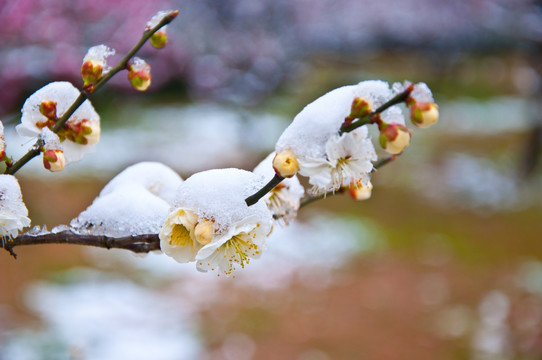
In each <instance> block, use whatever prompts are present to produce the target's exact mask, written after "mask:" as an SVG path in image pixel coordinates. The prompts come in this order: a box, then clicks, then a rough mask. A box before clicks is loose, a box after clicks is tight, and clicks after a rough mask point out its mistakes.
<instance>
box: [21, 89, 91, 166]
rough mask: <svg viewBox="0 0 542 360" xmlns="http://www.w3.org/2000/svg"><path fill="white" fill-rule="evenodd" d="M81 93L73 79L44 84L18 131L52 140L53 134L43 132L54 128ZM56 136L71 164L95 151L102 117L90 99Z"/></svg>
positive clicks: (27, 103)
mask: <svg viewBox="0 0 542 360" xmlns="http://www.w3.org/2000/svg"><path fill="white" fill-rule="evenodd" d="M79 95H80V92H79V90H77V89H76V88H75V87H74V86H73V85H72V84H71V83H69V82H65V81H59V82H53V83H50V84H48V85H46V86H44V87H43V88H41V89H39V90H38V91H36V92H35V93H34V94H32V95H31V96H30V97H29V98H28V99H27V100H26V101H25V103H24V105H23V108H22V110H21V111H22V118H21V124H19V125H17V128H16V129H17V132H18V133H19V135H21V136H23V137H30V138H37V137H39V136H41V137H42V138H48V139H52V135H51V134H43V132H47V130H49V129H52V128H53V126H54V125H55V123H56V121H57V119H59V118H61V117H62V115H63V114H64V113H65V112H66V110H68V108H69V107H70V106H71V105H72V104H73V102H74V101H75V100H76V99H77V97H78V96H79ZM54 135H55V134H53V136H54ZM56 136H57V137H58V139H59V140H58V141H59V142H60V143H62V150H63V152H64V155H65V157H66V161H67V162H68V163H70V162H73V161H78V160H80V159H81V158H82V157H83V155H84V154H85V153H88V152H90V151H92V150H94V146H95V144H96V143H97V142H98V140H99V137H100V116H99V115H98V113H96V111H95V110H94V108H93V107H92V104H91V103H90V101H89V100H86V101H85V102H83V104H81V106H79V108H78V109H77V110H76V111H75V112H74V113H73V114H72V115H71V116H70V118H69V119H68V121H67V122H66V124H65V125H64V127H63V128H62V129H61V130H60V131H59V132H58V133H57V134H56ZM49 141H51V140H49Z"/></svg>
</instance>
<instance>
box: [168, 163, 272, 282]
mask: <svg viewBox="0 0 542 360" xmlns="http://www.w3.org/2000/svg"><path fill="white" fill-rule="evenodd" d="M264 183H265V181H264V179H263V177H261V176H258V175H255V174H253V173H251V172H248V171H244V170H239V169H220V170H209V171H204V172H200V173H197V174H194V175H192V176H191V177H190V178H188V179H187V180H186V181H184V182H183V183H182V184H181V186H179V189H178V191H177V198H176V201H175V206H174V209H173V210H172V212H171V213H170V214H169V216H168V218H167V219H166V222H165V224H164V226H163V228H162V230H161V231H160V235H159V236H160V247H161V249H162V251H163V252H164V253H165V254H166V255H168V256H170V257H172V258H173V259H175V260H176V261H178V262H181V263H185V262H193V261H195V262H196V267H197V269H198V270H199V271H203V272H206V271H208V270H216V271H218V272H220V273H223V274H226V275H229V274H231V273H232V272H233V271H234V269H235V267H236V266H241V267H244V266H245V265H246V264H248V263H249V262H250V259H255V258H258V257H259V256H260V255H261V252H262V251H263V250H264V249H265V239H266V237H267V235H268V234H269V233H270V231H271V228H272V216H271V213H270V212H269V210H268V209H267V207H266V205H265V203H264V202H263V201H259V202H257V203H256V204H254V205H252V206H250V207H249V206H247V204H246V203H245V198H246V197H248V196H250V195H252V194H253V193H254V192H256V191H257V190H259V189H260V188H261V187H262V186H263V185H264ZM236 264H237V265H236Z"/></svg>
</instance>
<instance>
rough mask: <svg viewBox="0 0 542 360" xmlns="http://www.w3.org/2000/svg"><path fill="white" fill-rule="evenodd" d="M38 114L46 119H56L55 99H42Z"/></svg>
mask: <svg viewBox="0 0 542 360" xmlns="http://www.w3.org/2000/svg"><path fill="white" fill-rule="evenodd" d="M39 110H40V114H42V115H43V116H45V117H46V118H47V119H48V120H52V121H53V122H54V121H56V120H57V119H58V118H57V116H56V101H42V103H41V104H40V108H39Z"/></svg>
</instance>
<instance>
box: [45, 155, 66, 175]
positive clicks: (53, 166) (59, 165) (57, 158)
mask: <svg viewBox="0 0 542 360" xmlns="http://www.w3.org/2000/svg"><path fill="white" fill-rule="evenodd" d="M43 166H44V167H45V168H46V169H47V170H49V171H53V172H54V171H60V170H62V169H64V166H66V158H65V157H64V153H63V151H62V150H46V151H45V152H44V153H43Z"/></svg>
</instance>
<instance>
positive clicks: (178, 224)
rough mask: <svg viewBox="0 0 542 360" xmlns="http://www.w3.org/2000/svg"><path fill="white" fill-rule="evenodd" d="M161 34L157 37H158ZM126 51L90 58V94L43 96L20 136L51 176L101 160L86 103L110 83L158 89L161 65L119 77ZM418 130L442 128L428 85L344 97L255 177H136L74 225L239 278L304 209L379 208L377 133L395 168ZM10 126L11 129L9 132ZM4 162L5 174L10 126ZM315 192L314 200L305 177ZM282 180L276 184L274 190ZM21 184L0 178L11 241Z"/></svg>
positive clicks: (287, 137)
mask: <svg viewBox="0 0 542 360" xmlns="http://www.w3.org/2000/svg"><path fill="white" fill-rule="evenodd" d="M176 14H177V12H172V11H167V12H160V13H158V14H157V15H156V16H154V17H153V18H152V19H151V20H150V21H149V22H148V23H147V25H146V29H145V32H144V36H147V39H148V38H150V40H151V44H152V45H153V46H155V47H157V48H162V47H163V46H165V44H166V42H167V35H166V29H165V28H164V27H163V28H162V29H160V31H157V30H158V29H157V27H158V26H159V24H163V23H164V22H165V20H167V19H166V17H168V18H169V17H174V16H176ZM151 29H152V31H155V30H156V31H155V32H153V33H151V32H150V31H151ZM114 54H115V51H114V50H113V49H110V48H109V47H107V46H105V45H98V46H95V47H92V48H91V49H89V51H88V53H87V55H86V56H85V57H84V59H83V64H82V67H81V76H82V80H83V92H81V91H80V90H78V89H77V88H76V87H74V86H73V85H72V84H71V83H68V82H54V83H51V84H48V85H47V86H45V87H43V88H41V89H40V90H38V91H37V92H35V93H34V94H32V95H31V96H30V97H29V98H28V99H27V100H26V102H25V103H24V105H23V108H22V117H21V124H19V125H18V126H17V132H18V133H19V135H21V136H24V137H30V138H33V139H36V145H35V151H39V152H40V153H42V155H43V157H42V160H43V165H44V167H45V168H46V169H47V170H50V171H59V170H62V169H63V168H64V167H65V165H66V164H68V163H70V162H73V161H78V160H80V159H81V158H82V156H83V155H84V154H85V153H87V152H89V151H91V150H92V149H93V148H94V146H96V144H97V143H98V141H99V138H100V133H101V130H100V117H99V115H98V114H97V113H96V111H95V110H94V108H93V106H92V104H91V103H90V101H89V100H88V99H87V97H88V95H90V94H92V92H94V91H95V90H96V89H97V88H99V86H101V84H102V83H103V82H105V81H107V79H108V76H109V75H110V74H114V73H115V72H117V71H119V70H120V68H125V69H127V70H128V79H129V81H130V82H131V84H132V86H133V87H134V88H135V89H136V90H140V91H143V90H146V89H147V88H148V87H149V86H150V82H151V77H150V66H149V65H148V64H147V63H146V62H145V61H144V60H142V59H140V58H137V57H134V58H131V59H125V60H122V61H121V62H120V63H119V65H118V66H116V67H114V68H111V67H110V66H109V65H108V64H107V58H108V57H110V56H113V55H114ZM402 103H404V104H405V105H406V107H407V108H408V112H409V115H408V116H409V117H410V120H411V122H412V124H414V125H415V126H416V127H420V128H425V127H428V126H430V125H432V124H434V123H435V122H437V120H438V106H437V105H436V104H435V103H434V100H433V96H432V94H431V91H430V90H429V88H428V87H427V85H426V84H424V83H419V84H412V83H410V82H405V83H403V84H400V83H396V84H393V85H392V86H391V87H390V85H389V84H388V83H386V82H384V81H379V80H373V81H363V82H360V83H358V84H355V85H350V86H343V87H340V88H338V89H335V90H333V91H331V92H329V93H327V94H325V95H323V96H322V97H320V98H318V99H316V100H315V101H313V102H312V103H310V104H309V105H307V106H306V107H305V108H304V109H303V110H302V111H301V112H300V113H299V114H297V115H296V116H295V118H294V119H293V121H292V123H291V124H290V126H288V128H287V129H286V130H285V131H284V132H283V134H282V135H281V136H280V137H279V139H278V141H277V143H276V146H275V151H274V152H272V153H271V154H269V155H268V156H267V157H266V158H265V159H264V160H263V161H262V162H261V163H260V164H259V165H258V166H256V167H255V168H254V170H253V171H252V172H251V171H246V170H241V169H219V170H208V171H203V172H200V173H196V174H194V175H192V176H190V177H189V178H188V179H186V180H184V181H183V179H182V178H181V177H180V176H179V175H178V174H177V173H176V172H175V171H173V170H172V169H170V168H169V167H167V166H166V165H163V164H161V163H157V162H143V163H139V164H135V165H133V166H130V167H128V168H127V169H125V170H124V171H123V172H121V173H120V174H118V175H117V176H116V177H115V178H113V179H112V180H111V181H110V182H109V183H108V184H107V185H106V186H105V187H104V188H103V190H102V191H101V192H100V194H99V196H98V197H97V198H96V199H95V200H94V201H93V203H92V204H91V205H90V206H89V207H88V208H87V209H86V210H85V211H83V212H82V213H81V214H79V215H78V216H77V217H76V218H75V219H73V220H72V221H71V223H70V227H69V229H70V230H71V231H72V232H73V233H75V234H82V235H99V236H110V237H124V236H137V235H146V234H158V236H159V239H160V248H161V250H162V252H163V253H164V254H166V255H168V256H170V257H172V258H173V259H175V260H176V261H178V262H181V263H189V262H193V263H195V265H196V268H197V269H198V270H199V271H203V272H207V271H217V272H218V273H219V274H226V275H230V274H232V273H233V272H234V271H235V270H236V269H237V268H239V267H241V268H244V267H245V266H246V265H247V264H249V262H250V261H251V260H252V259H256V258H258V257H260V256H261V254H262V252H263V251H265V249H266V239H267V237H268V236H269V234H270V233H271V232H272V229H273V226H275V225H279V226H288V224H289V223H290V222H291V221H293V220H294V219H295V217H296V216H297V212H298V210H299V208H300V207H301V206H302V199H303V197H304V196H305V194H306V193H307V194H308V197H307V198H306V199H307V200H313V199H317V198H319V197H321V196H326V195H328V194H329V193H335V192H342V191H345V190H348V192H349V193H350V195H351V196H352V198H353V199H355V200H365V199H368V198H370V196H371V192H372V188H373V186H372V184H371V181H370V179H371V173H372V171H373V170H374V169H375V164H376V161H377V160H378V150H377V148H375V146H374V144H373V139H372V138H371V132H370V131H369V126H371V125H376V126H377V127H378V131H379V136H378V143H379V144H380V147H381V151H384V152H387V153H389V154H391V156H392V157H393V158H395V157H396V155H398V154H400V153H401V152H402V151H404V150H405V148H406V147H407V146H408V145H409V144H410V139H411V136H412V131H411V130H409V129H407V127H406V120H405V119H406V117H407V115H406V113H407V111H405V110H406V109H404V108H401V107H400V104H402ZM0 125H1V123H0ZM0 130H2V133H1V134H0V162H4V163H5V166H6V172H8V170H10V168H11V166H15V165H13V164H12V163H11V159H10V158H9V157H7V156H6V152H5V150H6V149H5V143H4V139H3V126H0ZM298 174H299V175H300V176H303V177H307V180H308V183H309V184H310V185H311V186H312V188H311V189H310V190H309V191H307V192H306V191H305V189H304V187H303V186H302V185H301V182H300V180H299V179H298V177H297V175H298ZM270 179H271V180H270ZM27 215H28V211H27V210H26V207H25V205H24V203H23V202H22V195H21V191H20V188H19V185H18V183H17V180H16V179H15V178H14V177H13V176H11V175H2V176H1V177H0V220H1V221H2V222H1V224H2V227H1V229H0V236H2V239H3V240H4V239H9V238H11V237H14V236H16V235H17V234H18V232H19V231H20V230H22V229H23V228H24V227H26V226H28V225H29V224H30V220H29V219H28V217H27Z"/></svg>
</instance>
